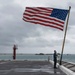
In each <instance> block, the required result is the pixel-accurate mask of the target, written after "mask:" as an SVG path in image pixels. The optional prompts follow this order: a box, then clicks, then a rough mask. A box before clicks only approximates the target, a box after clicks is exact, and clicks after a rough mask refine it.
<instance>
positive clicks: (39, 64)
mask: <svg viewBox="0 0 75 75" xmlns="http://www.w3.org/2000/svg"><path fill="white" fill-rule="evenodd" d="M0 75H66V74H65V73H63V72H62V71H61V70H60V69H59V68H57V69H54V68H53V65H52V64H51V63H50V62H48V61H26V60H25V61H3V62H0Z"/></svg>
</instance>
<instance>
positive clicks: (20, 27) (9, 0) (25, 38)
mask: <svg viewBox="0 0 75 75" xmlns="http://www.w3.org/2000/svg"><path fill="white" fill-rule="evenodd" d="M26 6H30V7H52V8H61V9H69V6H71V12H70V19H69V24H68V30H67V36H66V42H65V47H64V53H72V54H75V17H74V15H75V1H74V0H0V53H12V52H13V49H12V48H13V45H14V44H16V45H17V46H18V49H17V53H53V51H54V50H57V52H58V53H60V52H61V48H62V41H63V35H64V31H60V30H58V29H54V28H50V27H45V26H41V25H35V24H31V23H28V22H25V21H23V20H22V17H23V12H24V10H25V7H26Z"/></svg>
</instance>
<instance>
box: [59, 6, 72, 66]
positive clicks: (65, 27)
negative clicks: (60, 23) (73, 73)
mask: <svg viewBox="0 0 75 75" xmlns="http://www.w3.org/2000/svg"><path fill="white" fill-rule="evenodd" d="M70 9H71V6H69V13H68V17H67V22H66V27H65V33H64V39H63V44H62V51H61V56H60V62H59V64H60V65H62V56H63V51H64V45H65V39H66V33H67V27H68V21H69V15H70Z"/></svg>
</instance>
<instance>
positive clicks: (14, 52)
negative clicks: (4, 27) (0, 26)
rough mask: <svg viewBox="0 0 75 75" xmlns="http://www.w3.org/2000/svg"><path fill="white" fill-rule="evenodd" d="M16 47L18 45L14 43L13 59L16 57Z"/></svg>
mask: <svg viewBox="0 0 75 75" xmlns="http://www.w3.org/2000/svg"><path fill="white" fill-rule="evenodd" d="M16 49H17V47H16V45H14V47H13V60H15V59H16Z"/></svg>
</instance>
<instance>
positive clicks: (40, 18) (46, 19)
mask: <svg viewBox="0 0 75 75" xmlns="http://www.w3.org/2000/svg"><path fill="white" fill-rule="evenodd" d="M67 14H68V10H64V9H57V8H49V7H26V9H25V11H24V13H23V20H24V21H26V22H31V23H35V24H40V25H44V26H49V27H53V28H57V29H59V30H62V31H63V29H64V23H65V19H66V16H67Z"/></svg>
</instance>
